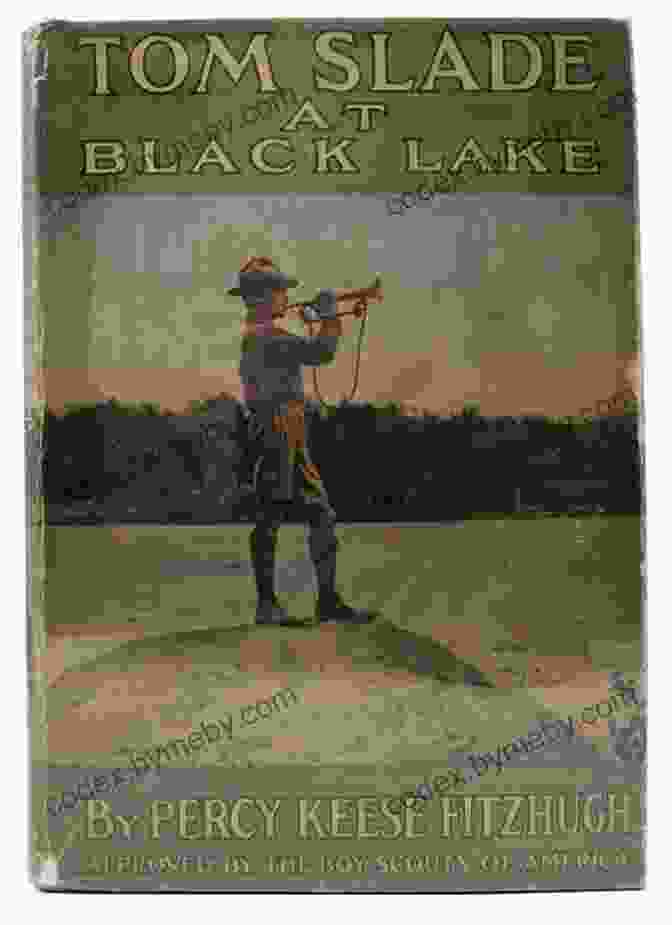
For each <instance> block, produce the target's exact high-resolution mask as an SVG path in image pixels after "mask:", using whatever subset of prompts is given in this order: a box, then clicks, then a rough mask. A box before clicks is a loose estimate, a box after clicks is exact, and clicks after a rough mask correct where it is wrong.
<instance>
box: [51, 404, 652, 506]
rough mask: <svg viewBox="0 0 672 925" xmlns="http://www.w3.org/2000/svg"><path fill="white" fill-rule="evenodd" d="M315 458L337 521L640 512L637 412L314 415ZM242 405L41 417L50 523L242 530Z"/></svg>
mask: <svg viewBox="0 0 672 925" xmlns="http://www.w3.org/2000/svg"><path fill="white" fill-rule="evenodd" d="M308 419H309V427H310V446H311V452H312V456H313V458H314V459H315V462H316V463H317V464H318V466H319V467H320V470H321V472H322V476H323V479H324V481H325V484H326V486H327V489H328V491H329V496H330V499H331V502H332V505H333V506H334V507H335V509H336V511H337V513H338V516H339V519H340V520H343V521H387V520H392V521H436V520H452V519H463V518H466V517H470V516H474V515H476V516H478V515H487V514H507V513H509V514H510V513H525V512H533V511H536V512H549V513H555V512H557V513H579V512H584V513H589V512H600V511H604V512H609V513H635V512H638V511H639V510H640V506H641V487H640V455H639V446H638V440H637V429H638V416H637V408H636V405H635V404H633V403H630V404H629V406H628V407H625V408H624V409H623V413H621V414H611V415H609V416H605V417H566V418H548V417H518V418H515V417H494V418H488V417H482V416H481V415H480V414H479V412H478V407H477V406H472V407H467V408H464V409H463V410H462V412H461V413H460V414H455V415H453V416H450V417H442V416H439V415H436V414H430V413H419V414H409V413H408V412H407V411H406V410H405V409H403V408H402V407H400V406H399V405H396V404H392V403H390V404H386V405H373V404H364V403H356V402H352V403H346V402H344V403H341V404H340V405H337V406H334V407H331V408H329V409H328V410H325V409H320V408H319V406H317V405H309V406H308ZM240 428H241V414H240V406H239V405H238V403H237V402H236V401H235V400H234V399H233V398H230V397H228V396H225V395H222V396H219V397H218V398H217V399H211V400H208V401H203V402H194V403H192V406H191V408H190V410H189V411H188V412H185V413H182V414H175V413H172V412H162V411H161V409H160V408H159V407H158V406H156V405H153V404H151V403H141V404H138V405H122V404H121V403H119V402H116V401H111V402H105V403H100V404H98V405H82V406H76V407H75V406H72V407H68V408H66V411H65V413H64V414H62V415H56V414H53V413H51V412H47V413H46V414H45V415H44V417H43V419H42V421H41V426H40V433H41V442H42V447H43V454H42V457H41V458H42V465H41V467H38V470H39V474H40V475H41V484H42V492H43V495H44V497H45V500H46V515H47V519H48V520H49V521H50V522H53V523H90V522H104V521H114V522H119V521H135V522H161V523H169V522H218V521H238V520H245V519H249V517H250V513H251V507H250V503H251V499H250V496H249V492H248V491H246V490H245V455H244V446H243V443H242V440H241V435H242V431H241V429H240Z"/></svg>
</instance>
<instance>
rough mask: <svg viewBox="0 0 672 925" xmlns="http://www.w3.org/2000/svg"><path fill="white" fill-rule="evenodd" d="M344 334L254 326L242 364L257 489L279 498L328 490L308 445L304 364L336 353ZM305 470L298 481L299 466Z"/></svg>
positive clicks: (246, 340)
mask: <svg viewBox="0 0 672 925" xmlns="http://www.w3.org/2000/svg"><path fill="white" fill-rule="evenodd" d="M337 346H338V335H335V334H318V335H317V336H315V337H300V336H298V335H296V334H291V333H290V332H289V331H285V330H284V329H283V328H277V327H274V326H273V325H272V324H271V323H268V322H267V323H262V324H256V325H252V326H250V328H249V329H248V331H247V333H245V335H244V336H243V342H242V354H241V359H240V365H239V372H240V378H241V382H242V394H243V401H244V402H245V405H246V407H247V409H248V412H249V415H250V437H251V439H253V440H257V441H258V446H259V460H258V462H257V465H256V467H255V489H256V490H257V491H258V492H259V493H261V494H262V495H265V496H268V497H270V498H271V499H273V500H291V499H292V498H294V497H295V494H296V491H297V490H298V491H300V492H301V493H302V494H303V495H304V497H305V496H306V495H309V496H315V494H319V495H325V496H326V492H325V490H324V486H323V484H322V481H321V478H320V473H319V471H318V469H317V467H316V466H315V464H314V463H313V462H312V460H311V459H310V455H309V453H308V448H307V445H306V427H305V414H304V391H303V375H302V369H301V367H302V366H321V365H322V364H325V363H329V362H331V360H332V359H333V358H334V355H335V353H336V348H337ZM297 468H298V470H299V472H300V474H301V476H302V477H303V478H302V479H301V480H299V484H297V480H296V469H297Z"/></svg>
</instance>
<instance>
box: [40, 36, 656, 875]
mask: <svg viewBox="0 0 672 925" xmlns="http://www.w3.org/2000/svg"><path fill="white" fill-rule="evenodd" d="M23 42H24V65H25V93H24V132H25V141H24V150H25V168H24V178H25V209H24V232H25V233H24V240H25V250H26V261H27V263H28V264H29V265H30V273H29V286H28V287H27V288H28V291H27V295H26V335H27V347H26V361H25V363H26V418H25V419H26V451H27V468H28V505H29V525H30V527H29V535H28V583H29V615H28V619H29V640H30V643H29V645H30V653H29V654H30V663H29V664H30V690H31V716H30V724H31V743H32V745H31V791H32V807H31V818H30V827H31V859H30V870H31V877H32V880H33V882H34V883H35V884H36V885H37V886H38V887H40V888H42V889H47V890H83V891H86V890H98V891H100V890H106V891H166V890H169V891H170V890H181V891H185V890H188V891H199V890H209V891H212V890H216V891H222V892H225V891H250V892H252V891H278V892H287V891H288V892H316V891H323V892H380V893H384V892H395V891H397V892H428V891H432V892H447V893H450V892H470V891H471V892H484V891H514V890H515V891H523V892H524V891H533V890H534V891H538V890H593V889H627V888H630V889H632V888H639V887H641V885H642V882H643V870H644V861H643V837H644V836H643V832H644V796H643V794H644V767H645V756H646V744H645V732H646V727H645V720H646V688H645V664H646V658H645V646H644V638H643V603H642V602H643V574H644V568H643V562H644V550H643V546H644V544H643V514H642V499H643V480H642V469H643V465H642V448H641V436H640V423H641V422H640V413H641V409H640V403H641V394H640V391H641V390H640V380H641V374H640V366H641V345H640V321H639V276H638V272H639V270H638V268H639V256H638V214H637V198H636V160H635V97H634V93H633V76H632V64H631V55H632V50H631V42H630V32H629V25H628V23H627V22H623V21H617V20H589V19H585V20H577V21H562V20H551V19H545V20H542V19H540V20H529V21H524V20H505V19H502V20H450V21H449V20H446V21H443V20H438V19H437V20H423V19H412V18H409V19H407V20H400V19H394V20H379V21H378V20H370V21H369V20H334V21H330V20H328V19H316V20H314V21H299V20H268V21H261V20H249V21H246V20H237V21H201V22H136V23H123V22H116V23H115V22H101V23H98V22H80V23H74V22H49V23H43V24H40V25H38V26H36V27H35V28H34V29H32V30H30V31H29V32H27V33H26V34H24V36H23Z"/></svg>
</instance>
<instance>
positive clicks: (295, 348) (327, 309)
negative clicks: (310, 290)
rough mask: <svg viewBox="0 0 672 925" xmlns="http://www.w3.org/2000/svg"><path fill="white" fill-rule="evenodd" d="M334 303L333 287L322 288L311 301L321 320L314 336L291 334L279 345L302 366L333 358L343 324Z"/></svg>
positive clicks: (321, 362)
mask: <svg viewBox="0 0 672 925" xmlns="http://www.w3.org/2000/svg"><path fill="white" fill-rule="evenodd" d="M336 304H337V303H336V294H335V292H334V291H333V289H323V290H322V291H321V292H320V294H319V296H318V297H317V299H316V300H315V302H314V303H313V307H314V309H315V312H316V314H317V315H318V316H319V318H320V322H321V323H320V327H319V330H318V332H317V334H316V335H315V337H298V336H292V337H291V339H289V340H288V341H287V342H286V344H284V343H283V344H282V345H281V346H283V347H284V348H285V349H286V350H288V351H291V354H292V356H293V357H294V358H295V359H296V360H298V362H299V363H301V364H302V365H303V366H321V365H322V364H324V363H330V362H331V361H332V360H333V358H334V355H335V354H336V349H337V347H338V339H339V337H340V336H341V335H342V333H343V324H342V322H341V319H340V318H339V317H337V315H336ZM283 340H284V339H283Z"/></svg>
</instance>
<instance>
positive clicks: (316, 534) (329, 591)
mask: <svg viewBox="0 0 672 925" xmlns="http://www.w3.org/2000/svg"><path fill="white" fill-rule="evenodd" d="M298 469H299V472H298V473H297V475H299V476H300V489H299V500H300V503H301V505H302V509H303V515H304V519H305V521H306V523H307V525H308V551H309V553H310V558H311V561H312V563H313V568H314V569H315V576H316V578H317V585H318V594H317V609H316V616H317V617H318V618H319V619H321V620H339V621H342V622H349V623H369V622H370V621H371V620H373V619H375V618H376V617H377V616H378V614H377V613H376V612H375V611H372V610H363V609H358V608H355V607H349V606H348V605H347V604H346V603H345V602H344V601H343V598H342V597H341V595H340V594H339V593H338V591H337V590H336V552H337V550H338V546H339V542H338V539H337V537H336V529H335V525H336V512H335V511H334V509H333V508H332V507H331V505H330V504H329V498H328V496H327V493H326V490H325V488H324V484H323V483H322V480H321V478H320V474H319V471H318V469H317V467H316V466H315V464H314V463H313V462H312V461H311V459H310V456H309V455H308V453H307V452H306V451H304V453H303V454H302V457H301V458H300V461H299V466H298Z"/></svg>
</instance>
